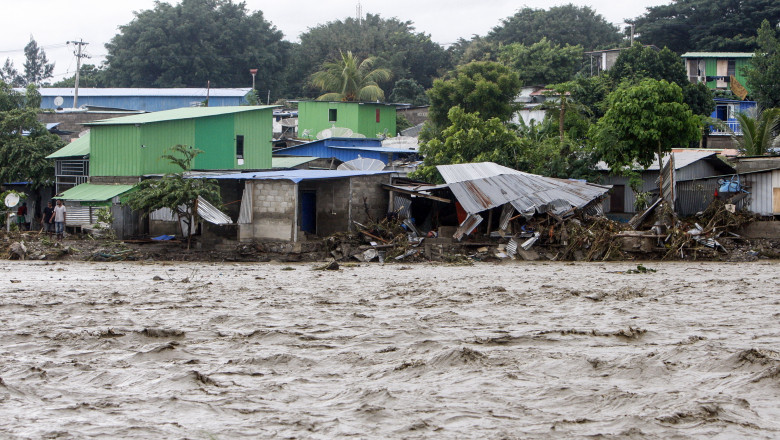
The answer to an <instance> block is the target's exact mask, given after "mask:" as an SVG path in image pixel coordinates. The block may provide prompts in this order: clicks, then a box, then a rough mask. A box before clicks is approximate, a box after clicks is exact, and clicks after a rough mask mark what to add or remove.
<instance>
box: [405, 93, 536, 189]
mask: <svg viewBox="0 0 780 440" xmlns="http://www.w3.org/2000/svg"><path fill="white" fill-rule="evenodd" d="M447 116H448V120H449V122H450V124H449V126H448V127H447V128H445V129H444V131H443V132H442V136H441V139H431V140H429V141H428V142H425V143H423V144H422V145H421V146H420V153H421V154H422V155H423V156H425V159H424V161H423V164H422V165H420V166H419V167H418V168H417V170H416V171H415V172H414V174H413V177H414V178H418V179H422V180H425V181H428V182H443V179H442V178H441V175H439V172H438V171H437V170H436V166H437V165H449V164H458V163H468V162H486V161H487V162H496V163H498V164H501V165H505V166H509V167H513V166H515V165H516V162H515V161H516V160H517V158H519V157H520V156H521V155H522V154H521V151H520V148H521V145H520V140H519V139H518V137H517V135H516V134H515V133H514V132H513V131H512V130H510V129H509V128H508V127H507V126H506V124H504V123H503V122H502V121H501V119H499V118H488V119H484V118H483V117H482V116H481V115H479V114H476V113H466V112H465V111H463V109H462V108H460V107H457V106H456V107H453V108H451V109H450V110H449V112H448V115H447Z"/></svg>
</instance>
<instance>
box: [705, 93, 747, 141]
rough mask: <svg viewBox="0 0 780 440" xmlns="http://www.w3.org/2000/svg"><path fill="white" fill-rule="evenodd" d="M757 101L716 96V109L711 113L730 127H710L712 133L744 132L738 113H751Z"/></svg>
mask: <svg viewBox="0 0 780 440" xmlns="http://www.w3.org/2000/svg"><path fill="white" fill-rule="evenodd" d="M755 108H756V102H755V101H739V100H734V99H723V98H715V111H713V112H712V115H710V116H711V117H712V118H714V119H719V120H721V121H723V123H724V124H725V125H726V126H727V127H728V130H727V129H726V128H725V127H710V135H715V136H718V135H724V136H730V135H731V132H734V133H736V134H742V127H740V126H739V122H737V118H736V116H737V114H738V113H750V112H752V111H755Z"/></svg>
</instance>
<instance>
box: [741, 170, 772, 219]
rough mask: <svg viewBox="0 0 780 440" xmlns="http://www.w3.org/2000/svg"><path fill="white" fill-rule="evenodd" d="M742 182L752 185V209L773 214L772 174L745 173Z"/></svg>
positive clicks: (756, 211) (759, 212)
mask: <svg viewBox="0 0 780 440" xmlns="http://www.w3.org/2000/svg"><path fill="white" fill-rule="evenodd" d="M742 184H743V185H745V186H748V185H749V186H750V188H748V191H750V195H751V203H750V210H751V211H753V212H755V213H756V214H760V215H772V174H771V173H768V172H767V173H752V174H744V175H742Z"/></svg>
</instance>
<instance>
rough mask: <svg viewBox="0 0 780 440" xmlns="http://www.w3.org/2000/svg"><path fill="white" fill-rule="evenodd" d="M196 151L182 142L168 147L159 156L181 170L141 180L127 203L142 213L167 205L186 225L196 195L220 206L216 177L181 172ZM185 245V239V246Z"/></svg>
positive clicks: (188, 167)
mask: <svg viewBox="0 0 780 440" xmlns="http://www.w3.org/2000/svg"><path fill="white" fill-rule="evenodd" d="M200 153H202V151H201V150H198V149H195V148H192V147H189V146H186V145H176V146H174V147H172V148H171V151H170V153H169V154H166V155H163V156H162V158H163V159H166V160H168V161H169V162H170V163H172V164H174V165H177V166H178V167H180V168H181V172H179V173H176V174H166V175H165V176H163V177H162V178H160V179H147V180H144V181H142V182H141V183H139V184H138V186H137V188H138V190H137V191H134V192H132V193H131V194H130V196H129V197H128V202H127V203H128V205H129V206H130V207H131V208H132V209H134V210H139V211H142V212H143V213H144V215H148V213H150V212H152V211H156V210H158V209H161V208H168V209H170V210H171V211H173V212H175V213H176V215H177V216H178V217H179V218H182V219H184V221H185V224H187V225H192V224H193V222H194V221H195V216H196V214H195V213H196V212H197V209H196V205H197V200H198V197H203V198H204V199H206V200H207V201H208V202H209V203H211V204H213V205H214V206H220V205H221V204H222V197H221V196H220V192H219V185H218V184H217V181H216V180H214V179H187V178H185V177H184V172H185V171H187V170H189V169H190V168H191V166H192V163H193V161H194V160H195V156H197V155H198V154H200ZM189 246H190V243H189V241H188V243H187V247H188V248H189Z"/></svg>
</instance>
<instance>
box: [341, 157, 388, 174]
mask: <svg viewBox="0 0 780 440" xmlns="http://www.w3.org/2000/svg"><path fill="white" fill-rule="evenodd" d="M336 169H337V170H342V171H348V170H360V171H382V170H384V169H385V163H384V162H382V161H381V160H376V159H368V158H363V157H358V158H357V159H352V160H348V161H346V162H344V163H342V164H341V165H339V166H338V168H336Z"/></svg>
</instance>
